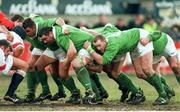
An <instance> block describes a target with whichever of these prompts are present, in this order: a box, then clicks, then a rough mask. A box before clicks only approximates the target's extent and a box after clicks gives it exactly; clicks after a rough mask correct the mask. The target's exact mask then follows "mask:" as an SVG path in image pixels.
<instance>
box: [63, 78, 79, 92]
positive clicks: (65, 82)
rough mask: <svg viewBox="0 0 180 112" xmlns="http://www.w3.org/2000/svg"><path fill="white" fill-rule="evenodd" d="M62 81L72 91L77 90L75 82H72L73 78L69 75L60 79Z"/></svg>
mask: <svg viewBox="0 0 180 112" xmlns="http://www.w3.org/2000/svg"><path fill="white" fill-rule="evenodd" d="M61 81H62V83H63V84H64V86H65V87H66V88H67V89H68V90H69V91H70V92H71V93H73V92H74V91H76V90H78V89H77V87H76V85H75V83H74V79H73V78H72V77H70V78H69V79H68V80H65V79H61Z"/></svg>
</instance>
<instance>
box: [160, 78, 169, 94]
mask: <svg viewBox="0 0 180 112" xmlns="http://www.w3.org/2000/svg"><path fill="white" fill-rule="evenodd" d="M161 82H162V83H163V86H164V90H165V91H166V92H169V91H171V87H170V86H169V85H168V84H167V83H166V80H165V79H164V78H163V77H162V76H161Z"/></svg>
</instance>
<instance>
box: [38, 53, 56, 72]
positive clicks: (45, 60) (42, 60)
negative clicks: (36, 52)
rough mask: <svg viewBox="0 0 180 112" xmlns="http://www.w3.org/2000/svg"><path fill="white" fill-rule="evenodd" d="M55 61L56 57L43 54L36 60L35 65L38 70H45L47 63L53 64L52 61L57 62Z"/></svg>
mask: <svg viewBox="0 0 180 112" xmlns="http://www.w3.org/2000/svg"><path fill="white" fill-rule="evenodd" d="M55 61H56V59H54V58H51V57H48V56H46V55H44V54H42V55H41V56H40V57H39V58H38V60H37V61H36V63H35V67H36V68H37V69H38V71H41V70H43V69H44V68H45V67H46V66H47V65H49V64H51V63H53V62H55Z"/></svg>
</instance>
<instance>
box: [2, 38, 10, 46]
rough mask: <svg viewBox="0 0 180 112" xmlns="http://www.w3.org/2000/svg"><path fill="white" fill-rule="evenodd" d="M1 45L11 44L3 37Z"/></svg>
mask: <svg viewBox="0 0 180 112" xmlns="http://www.w3.org/2000/svg"><path fill="white" fill-rule="evenodd" d="M0 46H5V47H10V46H11V45H10V43H9V42H8V41H7V40H5V39H2V40H0Z"/></svg>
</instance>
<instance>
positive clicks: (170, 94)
mask: <svg viewBox="0 0 180 112" xmlns="http://www.w3.org/2000/svg"><path fill="white" fill-rule="evenodd" d="M160 64H161V59H160V61H159V62H157V63H156V64H153V68H154V70H155V72H156V74H158V75H159V76H160V78H161V82H162V83H163V87H164V89H165V91H166V93H167V96H168V98H169V99H171V98H172V97H173V96H175V91H174V90H173V89H172V88H171V87H170V86H169V85H168V84H167V82H166V80H165V78H164V77H163V76H162V75H161V73H160Z"/></svg>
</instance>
